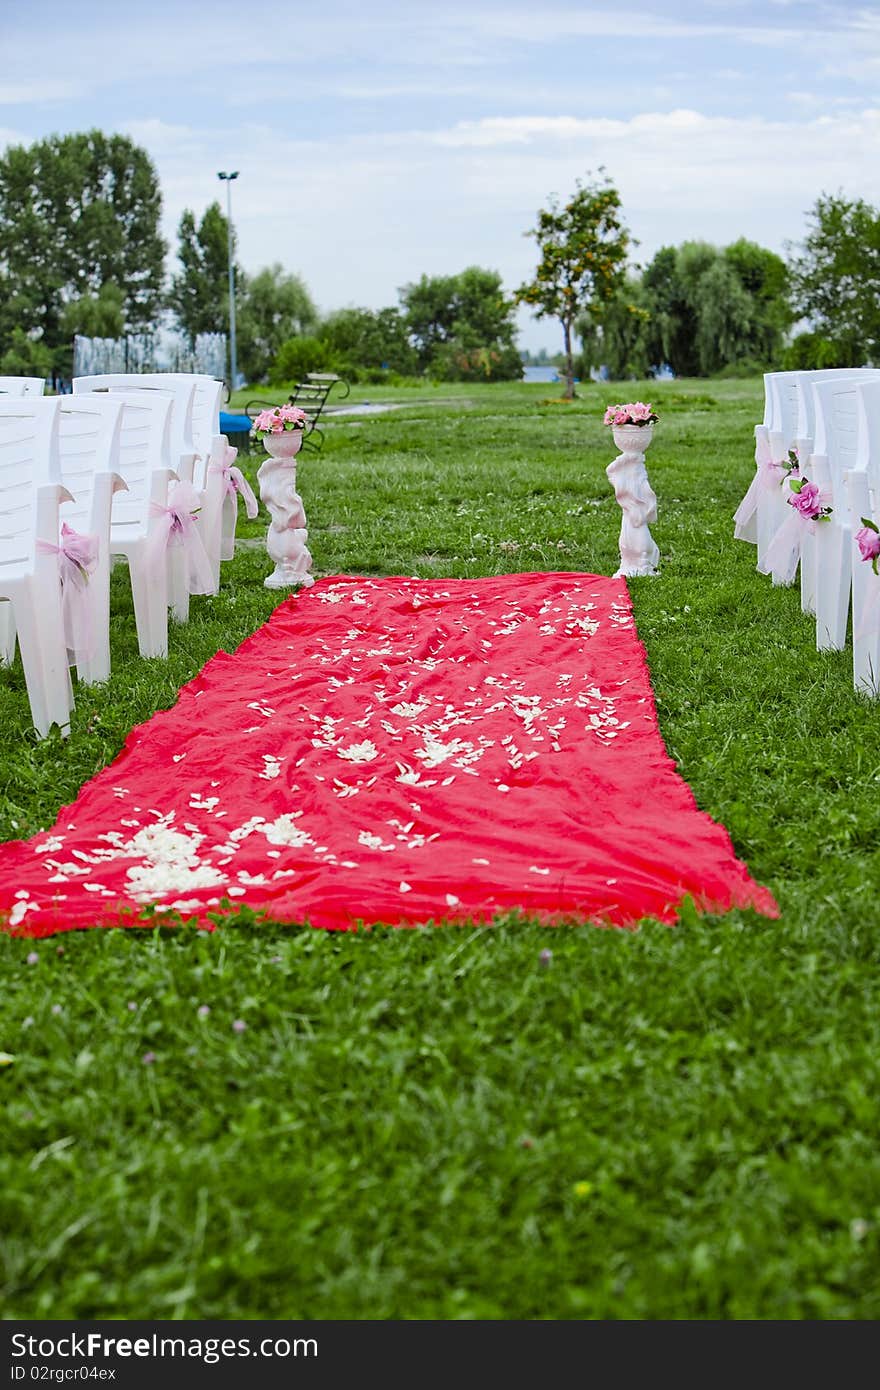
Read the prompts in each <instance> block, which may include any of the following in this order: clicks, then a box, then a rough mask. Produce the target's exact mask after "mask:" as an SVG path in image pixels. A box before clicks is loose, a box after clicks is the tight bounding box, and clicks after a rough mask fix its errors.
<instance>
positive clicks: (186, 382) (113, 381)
mask: <svg viewBox="0 0 880 1390" xmlns="http://www.w3.org/2000/svg"><path fill="white" fill-rule="evenodd" d="M195 382H196V378H195V377H194V376H192V375H189V374H187V373H184V372H107V373H105V374H103V375H101V376H78V377H74V379H73V391H74V395H82V394H83V393H84V392H85V393H93V392H107V393H109V394H111V395H115V394H116V393H118V392H120V391H124V392H132V391H143V392H144V393H147V392H151V393H152V392H156V391H159V392H164V393H165V394H166V395H169V396H170V397H171V398H172V401H173V408H172V416H171V452H172V454H173V455H177V454H194V453H196V452H197V450H196V446H195V444H194V442H193V399H194V396H195V389H196V388H195ZM172 466H173V467H176V462H175V463H174V464H173V465H172Z"/></svg>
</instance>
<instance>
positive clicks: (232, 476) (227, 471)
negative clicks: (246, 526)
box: [208, 463, 259, 521]
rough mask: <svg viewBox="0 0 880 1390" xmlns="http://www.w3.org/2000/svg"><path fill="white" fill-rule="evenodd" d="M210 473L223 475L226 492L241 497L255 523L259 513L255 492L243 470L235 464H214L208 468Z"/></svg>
mask: <svg viewBox="0 0 880 1390" xmlns="http://www.w3.org/2000/svg"><path fill="white" fill-rule="evenodd" d="M208 472H209V473H222V474H223V478H224V481H225V483H226V492H227V494H228V495H229V496H231V497H236V496H239V497H241V499H242V500H243V502H244V509H245V511H246V512H247V515H248V517H249V518H250V520H251V521H253V519H254V517H255V516H256V515H257V512H258V511H259V506H258V504H257V499H256V497H255V496H254V490H253V488H252V487H251V485H250V483H249V482H248V480H247V478H246V477H245V476H244V474H243V473H242V471H241V469H240V468H238V467H236V465H235V464H230V463H212V464H211V465H210V467H209V468H208Z"/></svg>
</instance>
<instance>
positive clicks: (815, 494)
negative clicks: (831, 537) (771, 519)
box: [786, 483, 823, 521]
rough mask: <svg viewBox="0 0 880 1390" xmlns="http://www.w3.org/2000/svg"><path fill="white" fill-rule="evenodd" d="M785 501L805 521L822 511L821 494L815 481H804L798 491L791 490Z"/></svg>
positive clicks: (811, 519)
mask: <svg viewBox="0 0 880 1390" xmlns="http://www.w3.org/2000/svg"><path fill="white" fill-rule="evenodd" d="M786 501H787V502H788V505H789V506H790V507H794V509H795V511H796V512H799V513H800V515H801V516H802V517H804V518H805V519H806V520H807V521H813V520H815V518H816V517H817V516H818V515H819V514H820V512H821V511H822V506H823V504H822V496H821V494H820V492H819V486H818V484H817V483H804V485H803V487H802V488H801V489H800V491H799V492H793V493H792V494H791V496H790V497H787V498H786Z"/></svg>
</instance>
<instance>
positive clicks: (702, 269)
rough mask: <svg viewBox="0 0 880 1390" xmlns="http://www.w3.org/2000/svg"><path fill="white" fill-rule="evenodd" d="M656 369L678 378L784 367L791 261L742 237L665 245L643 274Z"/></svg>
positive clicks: (648, 345)
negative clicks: (722, 242)
mask: <svg viewBox="0 0 880 1390" xmlns="http://www.w3.org/2000/svg"><path fill="white" fill-rule="evenodd" d="M642 286H643V289H644V291H645V295H644V300H643V305H644V308H645V309H646V311H647V313H648V315H649V318H648V320H647V324H646V330H645V342H646V348H647V358H648V361H649V363H650V364H652V365H656V364H659V363H661V362H668V363H670V365H671V366H672V368H673V369H674V371H675V372H676V373H677V374H678V375H679V376H710V375H712V374H714V373H717V372H721V371H724V370H725V369H726V368H729V367H738V368H739V369H741V370H742V369H744V368H745V367H746V366H751V367H752V368H753V369H754V370H756V371H757V370H760V369H761V368H762V367H765V366H771V365H773V364H774V363H775V364H777V365H778V363H779V361H780V359H781V355H782V350H783V339H784V333H785V330H786V329H787V328H788V326H789V324H790V323H791V318H792V314H791V307H790V304H789V299H788V275H787V271H786V266H785V262H784V261H783V260H782V259H781V257H779V256H777V255H776V254H775V253H774V252H772V251H768V250H767V249H766V248H765V247H762V246H758V245H757V244H756V243H755V242H750V241H746V240H745V239H740V240H739V241H736V242H733V243H732V245H730V246H728V247H725V248H724V249H723V250H720V249H719V248H718V247H717V246H712V245H710V244H709V243H708V242H704V241H686V242H683V243H682V244H681V246H678V247H672V246H664V247H663V248H661V250H660V251H658V252H657V254H656V255H655V256H654V258H653V260H652V261H651V262H650V264H649V265H648V266H647V267H646V268H645V271H644V273H643V275H642Z"/></svg>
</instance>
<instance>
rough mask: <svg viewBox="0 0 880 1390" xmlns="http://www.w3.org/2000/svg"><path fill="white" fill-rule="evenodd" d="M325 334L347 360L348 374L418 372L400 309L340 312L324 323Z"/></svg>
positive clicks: (413, 351) (343, 310) (353, 309)
mask: <svg viewBox="0 0 880 1390" xmlns="http://www.w3.org/2000/svg"><path fill="white" fill-rule="evenodd" d="M322 335H323V337H324V338H325V339H326V340H327V342H328V343H329V344H330V345H331V346H332V347H333V349H334V351H335V352H337V353H338V354H339V356H340V357H341V358H342V359H343V360H344V362H345V367H346V371H347V372H348V373H349V374H350V375H355V374H356V372H357V369H358V368H361V369H366V370H367V371H384V370H387V371H391V372H399V373H401V375H403V376H406V375H408V374H411V373H414V372H415V370H416V354H415V350H414V348H413V346H412V343H411V342H410V340H409V333H408V331H407V324H406V320H405V319H404V317H403V314H402V313H401V312H400V310H399V309H394V308H388V309H355V308H349V309H338V310H337V311H336V312H335V313H333V314H331V315H330V316H329V318H327V319H326V320H325V322H324V325H323V329H322Z"/></svg>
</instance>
